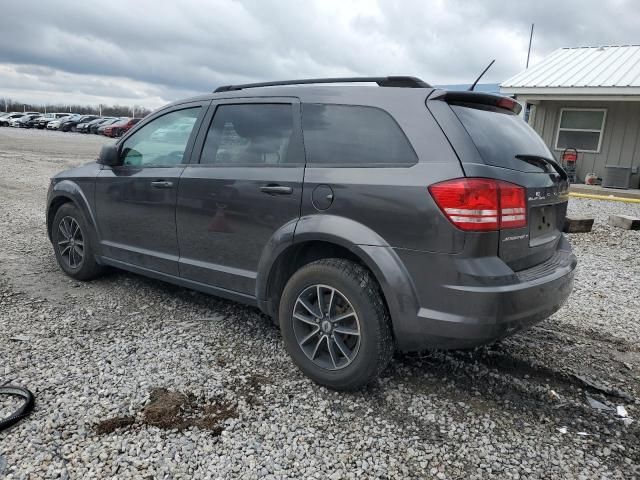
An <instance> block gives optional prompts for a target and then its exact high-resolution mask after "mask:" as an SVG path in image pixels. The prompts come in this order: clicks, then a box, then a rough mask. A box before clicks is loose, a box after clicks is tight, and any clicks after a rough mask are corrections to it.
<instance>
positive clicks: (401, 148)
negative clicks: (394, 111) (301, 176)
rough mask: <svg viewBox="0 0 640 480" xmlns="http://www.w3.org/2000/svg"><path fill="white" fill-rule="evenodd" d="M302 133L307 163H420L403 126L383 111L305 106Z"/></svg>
mask: <svg viewBox="0 0 640 480" xmlns="http://www.w3.org/2000/svg"><path fill="white" fill-rule="evenodd" d="M302 131H303V136H304V146H305V150H306V154H307V163H311V164H326V165H331V166H337V167H340V166H359V165H374V166H375V165H380V166H387V165H388V166H395V165H399V164H402V165H413V164H415V163H417V161H418V158H417V156H416V154H415V152H414V150H413V148H412V147H411V144H410V143H409V140H408V139H407V137H406V136H405V134H404V132H403V131H402V129H401V128H400V126H399V125H398V124H397V123H396V121H395V120H394V119H393V117H392V116H391V115H389V114H388V113H387V112H385V111H384V110H382V109H380V108H375V107H365V106H358V105H325V104H315V103H305V104H303V105H302Z"/></svg>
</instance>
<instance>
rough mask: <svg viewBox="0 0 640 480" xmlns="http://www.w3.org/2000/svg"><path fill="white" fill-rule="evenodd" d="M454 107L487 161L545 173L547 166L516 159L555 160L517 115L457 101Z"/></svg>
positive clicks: (511, 167)
mask: <svg viewBox="0 0 640 480" xmlns="http://www.w3.org/2000/svg"><path fill="white" fill-rule="evenodd" d="M451 108H452V109H453V111H454V112H455V114H456V116H457V117H458V118H459V119H460V122H462V125H463V126H464V128H465V129H466V131H467V132H468V133H469V136H470V137H471V139H472V140H473V143H475V145H476V147H477V149H478V152H480V156H481V157H482V159H483V160H484V162H485V163H486V164H488V165H493V166H496V167H503V168H510V169H513V170H520V171H525V172H544V171H545V170H544V169H542V168H540V167H538V166H536V165H534V164H531V163H529V162H526V161H523V160H521V159H519V158H516V155H519V156H521V157H522V156H530V157H541V158H545V159H553V156H552V154H551V152H550V151H549V149H548V148H547V146H546V145H545V143H544V142H543V141H542V139H541V138H540V137H539V136H538V134H537V133H536V132H535V131H534V130H533V129H532V128H531V127H530V126H529V125H527V123H526V122H524V121H523V120H522V118H520V117H519V116H518V115H516V114H514V113H511V112H508V111H506V110H502V109H496V108H493V107H485V106H483V105H475V104H474V105H464V104H460V105H457V104H454V105H451ZM463 161H464V159H463Z"/></svg>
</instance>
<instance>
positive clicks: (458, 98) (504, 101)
mask: <svg viewBox="0 0 640 480" xmlns="http://www.w3.org/2000/svg"><path fill="white" fill-rule="evenodd" d="M429 100H441V101H443V102H447V103H454V104H455V103H458V104H460V103H463V104H471V105H473V104H476V105H487V106H490V107H496V108H502V109H504V110H509V111H511V112H513V113H515V114H516V115H517V114H519V113H520V112H521V111H522V105H520V104H519V103H518V102H516V101H515V100H514V99H513V98H509V97H505V96H502V95H495V94H493V93H480V92H469V91H450V90H434V92H433V93H432V94H431V95H430V96H429Z"/></svg>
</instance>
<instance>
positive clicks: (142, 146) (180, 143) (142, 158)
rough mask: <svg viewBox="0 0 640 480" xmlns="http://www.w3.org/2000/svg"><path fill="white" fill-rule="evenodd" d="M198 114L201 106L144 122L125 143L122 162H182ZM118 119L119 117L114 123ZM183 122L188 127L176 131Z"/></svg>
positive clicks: (138, 163)
mask: <svg viewBox="0 0 640 480" xmlns="http://www.w3.org/2000/svg"><path fill="white" fill-rule="evenodd" d="M199 114H200V107H196V108H188V109H185V110H178V111H175V112H171V113H167V114H166V115H163V116H161V117H158V118H156V119H154V120H152V121H151V122H149V123H147V124H146V125H144V126H143V127H142V128H141V129H140V130H138V131H137V132H135V133H134V134H133V135H131V137H129V138H127V140H126V141H125V142H124V144H123V147H122V158H123V162H122V163H123V165H130V166H134V167H149V166H160V167H163V166H171V165H179V164H181V163H183V158H182V157H183V155H184V151H185V149H186V147H187V142H188V141H189V135H191V130H193V126H194V124H195V122H196V120H197V118H198V115H199ZM119 121H121V120H119V119H116V120H113V122H112V123H115V122H119ZM107 123H108V122H107ZM182 125H188V128H184V129H180V130H179V132H178V133H176V130H177V129H178V128H179V127H180V126H182Z"/></svg>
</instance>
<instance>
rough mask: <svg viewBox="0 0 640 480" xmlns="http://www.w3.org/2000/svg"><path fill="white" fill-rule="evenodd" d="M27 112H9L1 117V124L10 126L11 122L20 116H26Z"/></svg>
mask: <svg viewBox="0 0 640 480" xmlns="http://www.w3.org/2000/svg"><path fill="white" fill-rule="evenodd" d="M25 115H26V114H25V113H23V112H13V113H8V114H7V115H5V116H4V117H2V118H0V126H2V127H8V126H9V124H10V123H11V122H12V121H13V120H16V119H18V118H21V117H24V116H25Z"/></svg>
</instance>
